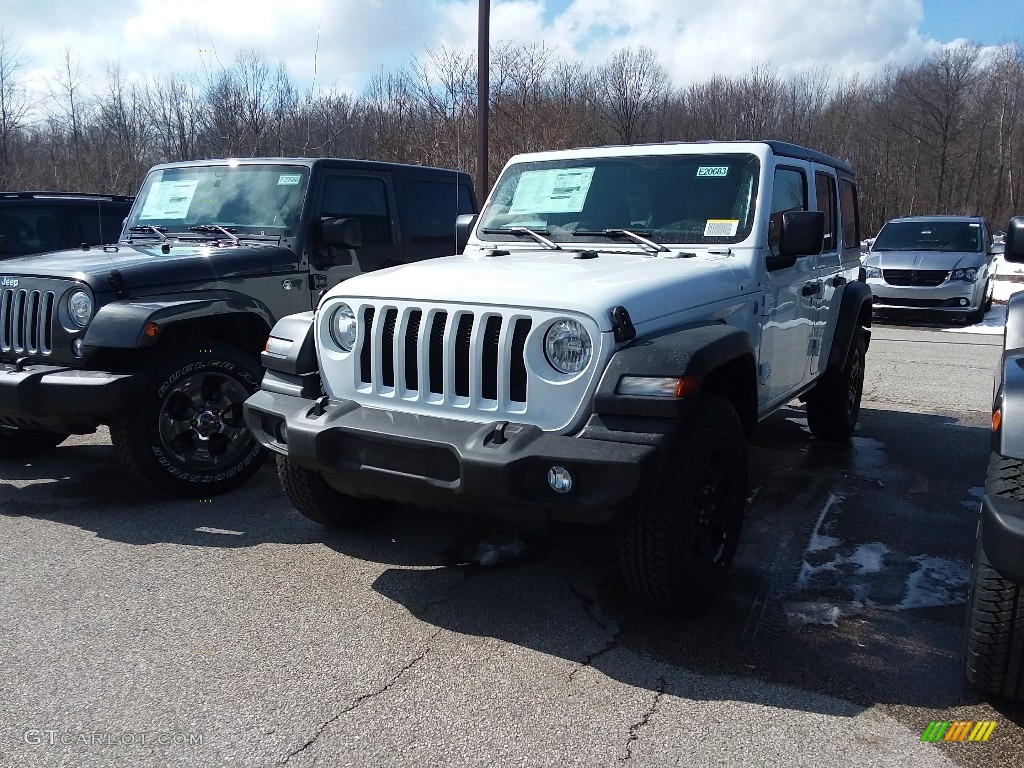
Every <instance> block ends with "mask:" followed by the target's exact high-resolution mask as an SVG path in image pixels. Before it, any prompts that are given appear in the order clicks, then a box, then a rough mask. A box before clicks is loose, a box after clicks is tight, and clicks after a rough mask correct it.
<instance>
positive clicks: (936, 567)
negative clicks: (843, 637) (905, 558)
mask: <svg viewBox="0 0 1024 768" xmlns="http://www.w3.org/2000/svg"><path fill="white" fill-rule="evenodd" d="M910 560H911V561H912V562H914V563H917V565H918V569H917V570H916V571H914V572H913V573H912V574H910V575H909V576H908V577H907V590H906V592H905V593H904V595H903V600H901V601H900V602H899V603H897V604H896V605H892V606H878V607H880V608H888V609H889V610H892V611H905V610H908V609H911V608H931V607H934V606H939V605H958V604H960V603H966V602H967V590H966V587H967V584H968V582H969V581H970V578H971V567H970V564H969V563H967V562H964V561H957V560H948V559H946V558H944V557H932V556H931V555H915V556H914V557H911V558H910Z"/></svg>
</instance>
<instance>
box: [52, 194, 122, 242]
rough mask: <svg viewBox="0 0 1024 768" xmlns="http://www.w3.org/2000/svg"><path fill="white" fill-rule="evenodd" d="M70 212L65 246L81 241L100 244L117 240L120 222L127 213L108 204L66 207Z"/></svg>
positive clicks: (119, 232)
mask: <svg viewBox="0 0 1024 768" xmlns="http://www.w3.org/2000/svg"><path fill="white" fill-rule="evenodd" d="M67 212H68V214H70V216H69V218H70V221H69V223H70V225H71V226H70V232H69V233H68V237H69V238H70V241H69V242H68V244H67V247H69V248H73V247H75V246H77V245H80V244H81V243H89V244H91V245H101V244H106V243H115V242H117V238H118V236H119V235H120V234H121V224H122V222H123V221H124V217H125V216H127V215H128V214H127V213H119V212H118V211H116V210H113V209H111V208H110V207H109V206H107V207H103V208H101V207H100V206H98V205H97V206H82V207H78V206H76V207H74V208H68V209H67Z"/></svg>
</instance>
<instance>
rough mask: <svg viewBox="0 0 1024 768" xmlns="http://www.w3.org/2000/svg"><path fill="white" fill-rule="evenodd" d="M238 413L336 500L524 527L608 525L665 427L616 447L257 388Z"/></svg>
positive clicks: (605, 433)
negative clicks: (558, 476) (556, 480)
mask: <svg viewBox="0 0 1024 768" xmlns="http://www.w3.org/2000/svg"><path fill="white" fill-rule="evenodd" d="M244 410H245V421H246V424H247V425H248V427H249V429H250V430H252V432H253V434H255V435H256V438H257V439H258V440H259V441H260V442H261V443H263V445H264V446H266V447H267V448H270V449H271V450H274V451H277V452H278V453H281V454H283V455H286V456H287V457H288V459H289V461H292V462H295V463H296V464H298V465H299V466H302V467H305V468H307V469H311V470H315V471H317V472H319V473H320V474H321V475H323V477H324V479H325V480H326V481H327V483H328V484H329V485H331V486H332V487H333V488H335V489H336V490H338V491H339V492H341V493H345V494H348V495H352V496H364V497H379V498H384V499H389V500H392V501H396V502H399V503H403V504H412V505H420V506H427V507H440V508H446V509H454V510H459V511H463V512H469V513H472V514H476V515H482V516H498V517H502V518H506V519H513V520H516V521H518V522H522V523H531V524H543V523H545V522H548V521H564V522H584V523H594V524H600V523H605V522H607V521H608V520H610V519H611V518H612V517H613V516H614V512H615V508H616V507H617V506H619V505H621V504H622V503H623V502H625V501H627V500H629V498H630V497H632V496H633V495H634V494H635V493H636V492H637V491H638V490H640V489H641V488H644V487H650V485H651V484H653V483H654V482H655V481H656V479H657V476H658V473H659V467H658V463H659V460H660V455H661V453H662V451H661V448H662V446H663V443H664V441H665V440H666V439H667V438H668V437H669V436H670V429H671V427H670V425H669V422H668V421H667V420H648V422H649V423H648V424H646V425H645V426H646V427H647V428H648V429H649V431H648V432H640V431H630V432H623V433H622V436H623V441H621V442H620V441H617V440H615V439H609V437H610V436H611V435H614V434H617V433H615V432H614V431H609V430H607V429H603V428H600V429H598V428H594V429H591V434H598V433H600V434H601V436H602V437H604V438H605V439H592V438H589V437H567V436H561V435H552V434H550V433H546V432H543V431H542V430H541V429H539V428H538V427H535V426H533V425H527V424H515V423H507V422H502V421H495V422H492V423H490V424H480V423H476V422H466V421H458V420H455V419H447V418H439V417H430V416H420V415H416V414H408V413H404V412H401V411H386V410H382V409H378V408H369V407H365V406H361V405H359V404H357V403H354V402H352V401H347V400H341V401H337V400H335V401H331V402H330V403H329V404H328V405H327V406H326V408H325V409H324V411H323V413H322V414H320V415H317V413H316V408H314V404H313V403H312V402H311V401H310V400H308V399H306V398H303V397H297V396H294V395H285V394H279V393H276V392H268V391H266V390H263V391H260V392H257V393H256V394H254V395H253V396H252V397H250V398H249V399H248V400H247V401H246V402H245V409H244ZM282 425H283V426H284V427H285V429H286V435H285V436H284V437H285V440H286V441H287V442H284V441H282V432H281V427H282ZM502 425H505V426H504V427H502ZM626 440H630V441H632V442H626ZM552 466H560V467H564V468H566V469H568V470H569V472H570V473H571V474H572V476H573V478H574V481H575V482H574V487H573V489H572V490H571V491H569V492H568V493H558V492H556V491H554V490H552V489H551V487H550V486H549V485H548V481H547V473H548V469H549V468H551V467H552Z"/></svg>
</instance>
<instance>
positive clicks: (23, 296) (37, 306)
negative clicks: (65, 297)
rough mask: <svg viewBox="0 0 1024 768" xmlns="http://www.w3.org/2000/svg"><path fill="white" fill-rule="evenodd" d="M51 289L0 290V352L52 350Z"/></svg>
mask: <svg viewBox="0 0 1024 768" xmlns="http://www.w3.org/2000/svg"><path fill="white" fill-rule="evenodd" d="M54 303H55V302H54V293H53V291H40V290H30V289H26V288H5V289H4V290H3V292H2V293H0V352H9V353H15V354H29V355H40V354H42V355H48V354H50V352H52V351H53V329H52V325H51V323H52V321H53V308H54Z"/></svg>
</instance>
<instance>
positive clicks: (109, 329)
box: [82, 291, 274, 349]
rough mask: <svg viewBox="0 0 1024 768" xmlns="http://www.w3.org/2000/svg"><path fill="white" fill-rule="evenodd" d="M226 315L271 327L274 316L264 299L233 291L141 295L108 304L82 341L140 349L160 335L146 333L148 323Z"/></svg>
mask: <svg viewBox="0 0 1024 768" xmlns="http://www.w3.org/2000/svg"><path fill="white" fill-rule="evenodd" d="M227 315H251V316H255V317H258V318H260V320H262V321H263V323H264V325H266V327H267V328H268V329H269V328H271V327H272V326H273V325H274V317H273V315H272V314H271V313H270V310H269V309H268V308H267V306H266V305H265V304H263V302H261V301H257V300H256V299H254V298H252V297H251V296H246V295H245V294H241V293H236V292H234V291H203V292H201V293H198V292H195V291H193V292H190V293H180V294H168V295H163V296H140V297H138V298H134V299H123V300H121V301H114V302H111V303H110V304H105V305H104V306H102V307H100V309H99V311H97V312H96V316H95V317H94V318H93V320H92V322H91V323H89V328H88V330H86V332H85V337H84V339H83V341H82V343H83V345H84V346H85V347H86V348H89V347H91V348H94V349H138V348H142V347H152V346H155V345H156V343H157V341H158V340H159V335H157V336H147V335H146V332H145V328H146V324H147V323H151V322H152V323H156V324H158V325H160V326H161V327H165V326H169V325H173V324H175V323H179V322H183V321H187V320H194V319H209V318H211V317H217V316H227Z"/></svg>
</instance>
